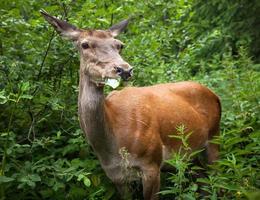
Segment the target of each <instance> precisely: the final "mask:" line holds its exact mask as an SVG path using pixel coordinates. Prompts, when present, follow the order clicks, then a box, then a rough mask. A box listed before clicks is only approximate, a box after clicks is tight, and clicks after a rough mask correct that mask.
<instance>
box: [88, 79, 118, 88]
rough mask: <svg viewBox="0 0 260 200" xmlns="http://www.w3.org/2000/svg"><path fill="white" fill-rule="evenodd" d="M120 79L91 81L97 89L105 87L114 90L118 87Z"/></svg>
mask: <svg viewBox="0 0 260 200" xmlns="http://www.w3.org/2000/svg"><path fill="white" fill-rule="evenodd" d="M120 81H121V78H104V79H102V80H95V81H93V82H94V83H95V84H96V85H97V87H104V86H105V85H107V86H109V87H111V88H113V89H116V88H117V87H118V86H119V85H120Z"/></svg>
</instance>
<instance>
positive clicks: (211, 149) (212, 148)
mask: <svg viewBox="0 0 260 200" xmlns="http://www.w3.org/2000/svg"><path fill="white" fill-rule="evenodd" d="M218 135H219V126H217V128H214V129H213V130H212V131H211V132H210V139H212V138H213V137H214V136H218ZM206 151H207V157H208V163H209V164H212V163H214V162H215V161H216V160H218V158H219V144H214V143H212V142H211V141H208V144H207V147H206Z"/></svg>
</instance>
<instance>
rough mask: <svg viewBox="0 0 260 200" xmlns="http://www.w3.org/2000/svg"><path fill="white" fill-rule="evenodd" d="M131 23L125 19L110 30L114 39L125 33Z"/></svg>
mask: <svg viewBox="0 0 260 200" xmlns="http://www.w3.org/2000/svg"><path fill="white" fill-rule="evenodd" d="M128 23H129V19H125V20H123V21H121V22H119V23H118V24H115V25H113V26H111V27H110V28H109V31H110V32H111V33H112V35H113V37H116V36H118V35H119V34H120V33H121V32H123V31H124V30H125V29H126V27H127V25H128Z"/></svg>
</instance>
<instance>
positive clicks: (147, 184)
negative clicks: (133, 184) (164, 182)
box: [142, 165, 160, 200]
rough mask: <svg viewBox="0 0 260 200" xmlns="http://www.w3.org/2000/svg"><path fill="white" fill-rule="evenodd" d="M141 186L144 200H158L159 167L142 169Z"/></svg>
mask: <svg viewBox="0 0 260 200" xmlns="http://www.w3.org/2000/svg"><path fill="white" fill-rule="evenodd" d="M142 171H143V176H142V184H143V196H144V200H158V199H159V195H158V192H159V190H160V167H159V166H156V165H155V166H148V167H146V168H143V170H142Z"/></svg>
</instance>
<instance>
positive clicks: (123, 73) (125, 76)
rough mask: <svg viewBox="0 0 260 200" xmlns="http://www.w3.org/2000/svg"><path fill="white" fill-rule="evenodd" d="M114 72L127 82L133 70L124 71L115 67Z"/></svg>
mask: <svg viewBox="0 0 260 200" xmlns="http://www.w3.org/2000/svg"><path fill="white" fill-rule="evenodd" d="M115 71H116V73H117V74H118V75H119V76H120V77H121V78H122V79H123V80H124V81H127V80H128V79H129V78H130V77H131V76H132V75H133V68H128V69H127V70H126V69H124V68H122V67H120V66H117V67H115Z"/></svg>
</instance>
